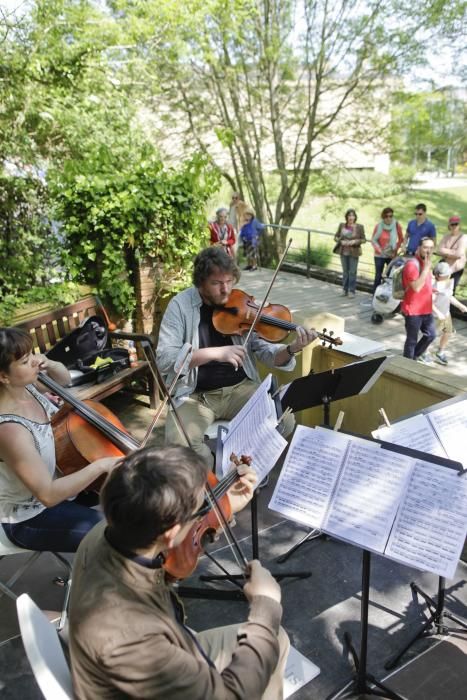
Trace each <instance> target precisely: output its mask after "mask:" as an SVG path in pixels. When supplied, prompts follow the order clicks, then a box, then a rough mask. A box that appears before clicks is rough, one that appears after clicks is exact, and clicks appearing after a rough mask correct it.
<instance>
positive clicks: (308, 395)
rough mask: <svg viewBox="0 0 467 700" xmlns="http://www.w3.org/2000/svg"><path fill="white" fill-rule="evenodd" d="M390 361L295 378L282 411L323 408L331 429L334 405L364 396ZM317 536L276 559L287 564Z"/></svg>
mask: <svg viewBox="0 0 467 700" xmlns="http://www.w3.org/2000/svg"><path fill="white" fill-rule="evenodd" d="M388 359H389V358H388V357H386V355H383V356H380V357H374V358H371V359H369V360H361V361H359V362H352V363H350V364H349V365H344V366H343V367H339V368H338V369H330V370H326V371H325V372H319V373H317V374H309V375H308V376H306V377H300V378H299V379H295V380H294V381H293V382H291V383H290V384H289V386H288V388H287V390H286V391H285V393H284V395H283V396H282V398H281V405H282V410H284V411H285V409H286V408H291V410H292V411H293V412H294V413H295V412H296V411H303V410H304V409H307V408H314V407H315V406H319V405H320V404H321V405H322V406H323V425H324V427H326V428H330V427H331V423H330V410H331V402H332V401H338V400H340V399H347V398H349V397H350V396H355V395H357V394H365V393H366V392H367V391H369V389H371V387H372V386H373V384H374V383H375V382H376V380H377V379H378V378H379V377H380V375H381V374H382V372H383V369H384V366H385V364H386V362H387V361H388ZM318 537H320V533H319V530H316V529H313V530H310V531H309V532H307V533H306V535H304V536H303V537H302V539H301V540H299V541H298V542H297V543H296V544H294V545H293V547H291V548H290V549H288V550H287V551H286V552H285V553H284V554H281V556H280V557H278V558H277V562H278V563H279V564H282V563H283V562H285V561H287V559H288V558H289V557H291V556H292V554H293V553H294V552H296V551H297V549H298V548H299V547H301V546H302V544H305V543H306V542H312V541H313V540H315V539H317V538H318Z"/></svg>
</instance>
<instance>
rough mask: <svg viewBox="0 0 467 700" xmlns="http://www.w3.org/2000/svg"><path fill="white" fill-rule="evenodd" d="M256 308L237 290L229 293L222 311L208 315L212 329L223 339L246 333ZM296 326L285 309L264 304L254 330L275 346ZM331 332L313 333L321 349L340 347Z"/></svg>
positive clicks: (248, 298) (251, 297)
mask: <svg viewBox="0 0 467 700" xmlns="http://www.w3.org/2000/svg"><path fill="white" fill-rule="evenodd" d="M258 309H259V305H258V304H257V303H256V301H255V299H254V297H253V296H251V295H250V294H247V293H246V292H243V291H242V290H241V289H232V292H231V294H230V296H229V299H228V301H227V303H226V304H224V306H222V308H218V309H215V311H214V313H213V314H212V323H213V325H214V328H215V329H216V330H217V331H218V332H219V333H222V334H223V335H242V334H243V333H248V331H249V330H250V328H251V326H252V324H253V322H254V321H255V318H256V315H257V313H258ZM297 325H298V324H297V323H292V314H291V313H290V310H289V309H288V308H287V306H283V305H282V304H266V305H265V306H264V307H263V310H262V312H261V314H260V315H259V318H258V321H257V322H256V324H255V327H254V330H255V331H256V333H257V334H258V335H259V336H260V338H264V340H269V341H270V342H271V343H279V342H281V341H282V340H284V339H285V338H286V337H287V336H288V334H289V333H290V332H291V331H294V330H296V329H297ZM333 333H334V332H333V331H329V333H327V332H326V328H324V329H323V332H322V333H317V335H318V338H320V340H322V341H323V345H326V344H329V347H331V346H332V345H342V340H341V339H340V338H338V337H334V334H333Z"/></svg>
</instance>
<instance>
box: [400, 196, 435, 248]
mask: <svg viewBox="0 0 467 700" xmlns="http://www.w3.org/2000/svg"><path fill="white" fill-rule="evenodd" d="M415 217H416V218H415V219H412V221H409V223H408V225H407V231H406V234H405V239H404V243H405V246H406V253H407V254H408V255H415V251H416V250H417V248H418V246H419V245H420V241H421V240H422V238H433V240H436V229H435V225H434V224H433V222H432V221H430V220H429V219H427V218H426V204H417V206H416V207H415Z"/></svg>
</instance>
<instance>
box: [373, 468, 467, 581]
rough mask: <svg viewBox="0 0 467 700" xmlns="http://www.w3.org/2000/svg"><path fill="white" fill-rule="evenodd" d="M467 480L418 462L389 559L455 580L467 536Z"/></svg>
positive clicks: (450, 471)
mask: <svg viewBox="0 0 467 700" xmlns="http://www.w3.org/2000/svg"><path fill="white" fill-rule="evenodd" d="M466 514H467V479H466V477H465V476H459V474H458V472H457V471H456V470H454V469H449V468H448V467H442V466H439V465H434V464H431V463H429V462H424V461H416V462H415V465H414V467H413V470H412V474H411V476H410V480H409V484H408V488H407V491H406V494H405V497H404V499H403V501H402V503H401V506H400V509H399V512H398V515H397V518H396V521H395V523H394V527H393V530H392V533H391V536H390V538H389V542H388V546H387V548H386V556H388V557H390V558H391V559H395V560H396V561H400V562H403V563H404V564H408V565H410V566H413V567H414V568H416V569H421V570H422V571H432V572H433V573H434V574H438V575H439V576H445V577H446V578H452V577H453V576H454V574H455V571H456V566H457V562H458V561H459V557H460V554H461V551H462V547H463V545H464V541H465V537H466V535H467V518H466Z"/></svg>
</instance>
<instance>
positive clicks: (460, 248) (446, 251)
mask: <svg viewBox="0 0 467 700" xmlns="http://www.w3.org/2000/svg"><path fill="white" fill-rule="evenodd" d="M448 228H449V233H447V234H446V235H445V236H444V237H443V238H442V239H441V241H440V243H439V246H438V250H437V251H436V252H437V253H438V255H441V259H442V260H443V261H444V262H447V263H448V265H449V267H450V268H451V278H452V279H453V280H454V294H455V293H456V287H457V285H458V284H459V282H460V278H461V277H462V273H463V272H464V267H465V259H466V256H465V253H466V248H467V236H466V235H465V234H463V233H462V231H461V220H460V217H459V216H451V218H450V219H449V221H448Z"/></svg>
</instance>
